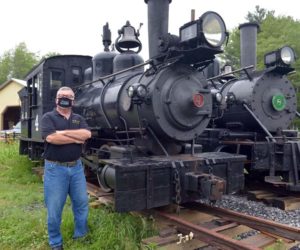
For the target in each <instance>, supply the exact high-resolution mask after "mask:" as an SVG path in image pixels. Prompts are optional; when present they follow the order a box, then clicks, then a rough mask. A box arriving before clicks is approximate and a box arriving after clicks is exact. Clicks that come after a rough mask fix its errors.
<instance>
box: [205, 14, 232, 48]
mask: <svg viewBox="0 0 300 250" xmlns="http://www.w3.org/2000/svg"><path fill="white" fill-rule="evenodd" d="M202 17H203V23H202V30H203V34H204V37H205V39H206V42H207V43H208V44H209V45H211V46H213V47H219V46H221V45H222V44H223V43H224V42H225V39H226V27H225V23H224V21H223V19H222V18H221V16H219V15H218V14H217V13H215V12H206V13H205V14H204V15H203V16H202Z"/></svg>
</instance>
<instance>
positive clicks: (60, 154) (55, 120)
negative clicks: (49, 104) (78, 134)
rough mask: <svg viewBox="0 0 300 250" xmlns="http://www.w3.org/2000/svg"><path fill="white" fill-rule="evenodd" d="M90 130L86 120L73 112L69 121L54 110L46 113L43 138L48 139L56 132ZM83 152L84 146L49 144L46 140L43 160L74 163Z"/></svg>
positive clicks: (43, 120) (43, 121)
mask: <svg viewBox="0 0 300 250" xmlns="http://www.w3.org/2000/svg"><path fill="white" fill-rule="evenodd" d="M82 128H83V129H88V130H89V127H88V125H87V123H86V121H85V120H84V118H83V117H82V116H80V115H78V114H74V113H73V112H72V113H71V115H70V118H69V119H67V118H65V117H64V116H62V115H61V114H60V113H58V112H57V110H56V109H54V110H53V111H51V112H48V113H45V114H44V115H43V118H42V137H43V139H46V137H47V136H48V135H50V134H53V133H55V132H56V130H70V129H82ZM81 152H82V144H78V143H70V144H64V145H55V144H51V143H48V142H47V141H46V140H45V150H44V154H43V158H44V159H47V160H50V161H60V162H67V161H74V160H77V159H78V158H79V157H80V155H81Z"/></svg>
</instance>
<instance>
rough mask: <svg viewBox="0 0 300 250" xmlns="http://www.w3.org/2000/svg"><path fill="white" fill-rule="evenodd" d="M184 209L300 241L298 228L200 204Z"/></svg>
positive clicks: (196, 203) (299, 229) (186, 205)
mask: <svg viewBox="0 0 300 250" xmlns="http://www.w3.org/2000/svg"><path fill="white" fill-rule="evenodd" d="M184 207H187V208H190V209H193V210H197V211H201V212H207V213H210V214H213V215H216V216H219V217H222V218H224V219H227V220H230V221H234V222H238V223H240V224H243V225H246V226H248V227H251V228H253V229H256V230H258V231H260V232H262V233H263V232H267V233H271V234H273V235H277V236H280V237H283V238H288V239H291V240H297V241H299V240H300V228H297V227H292V226H289V225H286V224H281V223H278V222H275V221H271V220H266V219H263V218H259V217H254V216H250V215H247V214H243V213H239V212H235V211H232V210H227V209H223V208H216V207H212V206H209V205H205V204H200V203H198V202H190V203H188V204H185V205H184Z"/></svg>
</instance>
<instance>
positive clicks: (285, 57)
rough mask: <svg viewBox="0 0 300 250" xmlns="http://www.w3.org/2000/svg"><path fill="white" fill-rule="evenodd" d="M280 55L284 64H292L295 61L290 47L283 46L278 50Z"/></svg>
mask: <svg viewBox="0 0 300 250" xmlns="http://www.w3.org/2000/svg"><path fill="white" fill-rule="evenodd" d="M280 57H281V60H282V61H283V62H284V63H285V64H292V63H293V62H294V61H295V53H294V51H293V49H292V48H290V47H283V48H282V49H281V50H280Z"/></svg>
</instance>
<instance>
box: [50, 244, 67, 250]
mask: <svg viewBox="0 0 300 250" xmlns="http://www.w3.org/2000/svg"><path fill="white" fill-rule="evenodd" d="M51 249H52V250H64V248H63V246H62V245H61V246H57V247H51Z"/></svg>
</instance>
